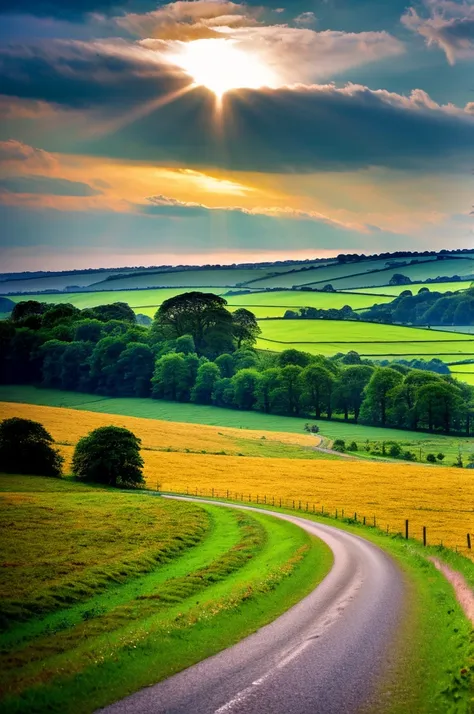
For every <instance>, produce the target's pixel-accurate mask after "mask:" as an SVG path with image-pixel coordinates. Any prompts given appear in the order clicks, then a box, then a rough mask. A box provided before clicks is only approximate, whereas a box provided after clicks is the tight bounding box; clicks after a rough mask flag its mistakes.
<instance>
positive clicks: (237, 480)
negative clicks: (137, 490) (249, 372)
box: [1, 404, 474, 548]
mask: <svg viewBox="0 0 474 714" xmlns="http://www.w3.org/2000/svg"><path fill="white" fill-rule="evenodd" d="M1 410H2V415H4V416H5V417H10V416H14V415H16V416H26V415H29V418H32V419H35V420H37V421H40V422H41V423H42V424H43V425H44V426H45V427H46V429H48V431H50V432H51V433H52V435H53V437H55V438H56V439H58V441H59V442H61V441H63V440H67V442H68V443H66V444H65V443H64V442H63V443H62V444H60V449H61V451H62V453H63V454H64V456H65V457H66V463H67V464H69V463H70V459H71V456H72V452H73V448H74V440H77V439H78V438H79V436H81V435H82V434H83V433H84V432H86V431H88V430H90V429H91V428H95V426H100V425H104V424H116V425H118V426H126V427H127V428H129V429H131V430H132V431H134V433H136V434H137V436H141V437H142V438H143V446H144V447H145V448H144V450H143V457H144V460H145V478H146V481H147V485H148V487H149V488H151V489H156V488H157V487H158V488H160V489H162V490H165V491H177V492H181V493H183V492H184V493H185V492H186V490H187V489H189V491H190V492H193V491H194V492H195V490H196V489H198V491H199V490H200V489H201V490H204V491H205V492H206V493H210V492H211V489H212V488H215V489H217V490H219V491H220V492H221V493H223V492H225V491H226V490H227V489H229V490H231V491H234V492H235V491H238V492H240V493H241V494H245V498H247V496H248V495H249V494H250V495H251V496H252V498H253V499H255V498H256V496H257V495H259V497H261V498H263V496H265V495H266V496H267V497H270V498H271V497H272V496H275V497H276V498H280V497H282V498H283V499H290V500H291V499H296V500H301V501H303V502H306V501H308V502H310V503H315V504H316V505H317V507H318V508H320V507H321V506H324V507H325V508H326V509H327V510H330V511H332V512H334V511H335V509H336V508H338V509H339V511H341V509H345V512H346V513H347V514H351V513H352V514H353V513H354V512H357V513H358V514H359V516H364V515H365V516H366V517H367V518H369V519H373V516H374V515H375V516H376V518H377V522H378V523H379V524H381V525H382V526H383V527H385V526H386V525H389V527H390V530H392V531H400V532H401V531H402V530H403V528H404V522H405V519H406V518H408V519H409V520H410V523H411V527H412V533H413V535H419V537H421V533H422V527H423V526H427V528H428V538H429V541H430V543H432V544H437V545H438V544H439V543H440V542H441V541H443V543H444V545H446V546H450V547H456V546H458V547H460V548H462V547H464V545H465V543H466V534H467V533H468V532H470V533H474V509H473V504H474V479H473V478H472V471H470V470H467V469H466V470H464V469H462V470H461V469H456V468H450V467H444V466H440V467H438V466H437V467H430V466H421V465H414V464H410V463H407V464H401V463H400V464H398V463H393V464H392V463H380V462H378V463H377V462H369V461H364V460H361V461H349V460H347V461H346V462H345V463H344V466H343V468H341V463H340V462H339V461H333V460H327V459H326V458H325V456H324V454H320V457H321V458H320V459H318V460H315V461H313V460H312V459H308V458H305V456H304V455H306V454H307V453H308V452H306V451H305V450H303V449H302V448H301V446H299V447H292V448H293V449H299V452H300V454H303V458H300V459H295V458H294V452H293V453H292V454H291V457H292V458H285V457H284V456H282V458H271V457H269V458H265V459H261V458H257V457H254V456H251V455H249V456H246V457H239V456H235V455H233V454H234V453H235V451H232V450H231V449H230V448H229V454H227V453H224V454H223V453H222V452H221V453H206V454H202V453H199V452H200V451H201V450H202V449H203V448H204V446H203V445H204V444H206V445H207V447H208V449H207V450H209V451H210V450H211V449H210V448H209V443H210V442H209V441H208V439H209V438H211V439H213V440H214V439H218V438H219V439H220V438H222V437H221V436H220V434H219V432H221V433H222V434H224V433H225V432H224V430H223V429H222V428H220V429H217V428H214V429H212V428H211V427H204V426H193V425H188V424H181V425H176V424H171V425H170V424H169V423H166V422H157V421H155V422H153V421H150V420H146V419H136V418H132V417H129V418H127V417H116V416H113V415H105V414H93V413H88V412H80V411H75V410H68V409H54V408H51V407H32V406H29V405H21V404H2V406H1ZM178 427H179V428H178ZM166 434H168V436H164V435H166ZM65 435H67V439H65V438H64V437H65ZM248 435H249V432H246V434H245V436H246V437H247V436H248ZM270 436H271V434H269V438H270ZM273 436H274V435H273ZM228 438H229V439H231V438H232V435H231V434H229V436H228ZM278 438H280V439H285V438H287V439H288V441H289V446H290V445H291V442H292V440H293V439H294V438H295V435H294V434H290V435H287V437H283V436H281V435H278ZM299 438H302V439H303V440H305V439H307V438H309V439H311V438H312V437H305V436H302V437H298V439H299ZM170 439H173V441H172V443H173V445H174V446H173V448H177V449H179V450H178V451H174V452H173V451H167V450H164V451H162V450H161V449H162V448H163V447H164V445H165V444H166V443H167V440H168V443H171V442H170V441H169V440H170ZM252 441H253V443H255V444H258V443H262V441H263V442H265V441H266V439H265V440H261V439H256V440H252V438H250V439H248V443H252ZM190 443H192V444H194V447H195V453H189V454H188V453H185V451H186V449H189V448H190V446H189V445H190ZM212 443H219V441H218V442H214V441H213V442H212ZM279 443H280V444H284V443H285V442H284V441H280V442H279ZM300 443H301V442H300ZM304 443H307V442H304ZM179 447H181V448H179ZM165 448H166V447H165ZM256 448H257V449H260V448H261V447H259V446H257V447H256ZM263 448H265V447H263ZM241 453H243V452H241ZM248 453H249V454H250V453H251V452H248ZM258 453H261V452H258ZM280 453H281V452H280Z"/></svg>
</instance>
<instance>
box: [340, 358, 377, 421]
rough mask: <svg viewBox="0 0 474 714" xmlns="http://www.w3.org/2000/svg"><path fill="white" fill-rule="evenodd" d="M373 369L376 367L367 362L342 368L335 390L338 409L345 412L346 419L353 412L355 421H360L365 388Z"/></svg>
mask: <svg viewBox="0 0 474 714" xmlns="http://www.w3.org/2000/svg"><path fill="white" fill-rule="evenodd" d="M373 371H374V368H373V367H371V366H370V365H367V364H361V365H353V366H351V367H347V368H346V369H343V370H342V372H341V374H340V376H339V379H338V380H337V382H336V386H335V390H334V404H335V407H336V408H337V409H341V410H342V411H343V412H344V418H345V419H346V420H347V419H348V418H349V413H351V412H352V413H353V414H354V421H356V422H357V421H358V419H359V414H360V408H361V406H362V401H363V398H364V396H363V395H364V389H365V388H366V386H367V384H368V383H369V381H370V378H371V376H372V374H373Z"/></svg>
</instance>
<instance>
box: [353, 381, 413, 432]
mask: <svg viewBox="0 0 474 714" xmlns="http://www.w3.org/2000/svg"><path fill="white" fill-rule="evenodd" d="M402 380H403V377H402V375H401V374H400V372H397V370H395V369H391V368H390V367H379V368H377V369H376V370H375V371H374V373H373V375H372V377H371V378H370V381H369V383H368V385H367V387H366V389H365V397H364V401H363V404H362V408H361V414H360V416H361V421H363V422H366V423H369V424H375V425H380V426H385V424H386V423H387V414H388V410H389V407H390V406H391V398H390V393H391V391H392V390H393V389H394V388H395V387H396V386H397V385H399V384H400V382H401V381H402Z"/></svg>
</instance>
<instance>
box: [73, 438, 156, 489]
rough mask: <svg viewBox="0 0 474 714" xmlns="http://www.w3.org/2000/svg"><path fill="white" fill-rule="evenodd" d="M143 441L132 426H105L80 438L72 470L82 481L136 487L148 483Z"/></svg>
mask: <svg viewBox="0 0 474 714" xmlns="http://www.w3.org/2000/svg"><path fill="white" fill-rule="evenodd" d="M140 444H141V440H140V439H138V438H137V437H136V436H135V434H133V433H132V432H131V431H129V430H128V429H124V428H123V427H118V426H101V427H99V428H98V429H94V431H91V432H90V434H88V435H87V436H83V437H82V439H80V440H79V441H78V443H77V446H76V448H75V450H74V455H73V457H72V472H73V474H74V476H75V477H76V478H77V479H78V480H79V481H93V482H95V483H103V484H107V485H108V486H119V487H128V488H130V487H136V486H138V485H140V484H142V483H143V482H144V478H143V472H142V469H143V459H142V457H141V456H140Z"/></svg>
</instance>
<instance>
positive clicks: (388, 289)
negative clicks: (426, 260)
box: [343, 280, 473, 298]
mask: <svg viewBox="0 0 474 714" xmlns="http://www.w3.org/2000/svg"><path fill="white" fill-rule="evenodd" d="M472 283H473V281H472V280H459V281H456V282H446V283H413V285H383V286H382V287H378V288H354V293H364V294H365V293H366V294H368V295H373V296H374V297H380V296H386V295H391V296H393V297H394V298H396V297H398V296H399V295H400V293H402V292H403V291H404V290H411V292H412V293H413V295H417V294H418V292H419V291H420V290H423V289H425V288H428V290H429V291H430V292H432V293H447V292H453V293H454V292H458V291H459V290H467V289H468V288H470V287H471V285H472ZM343 292H344V291H343ZM349 294H351V295H352V294H353V293H352V292H351V293H349Z"/></svg>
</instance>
